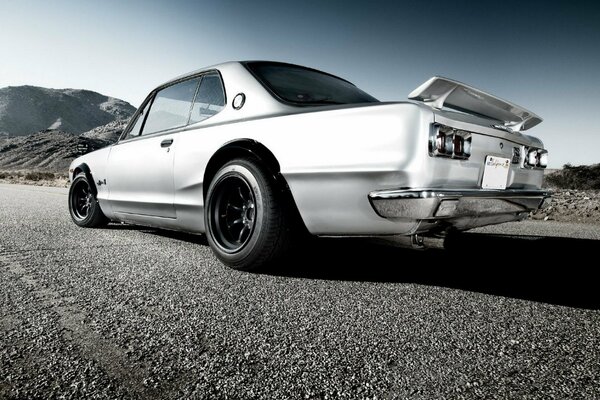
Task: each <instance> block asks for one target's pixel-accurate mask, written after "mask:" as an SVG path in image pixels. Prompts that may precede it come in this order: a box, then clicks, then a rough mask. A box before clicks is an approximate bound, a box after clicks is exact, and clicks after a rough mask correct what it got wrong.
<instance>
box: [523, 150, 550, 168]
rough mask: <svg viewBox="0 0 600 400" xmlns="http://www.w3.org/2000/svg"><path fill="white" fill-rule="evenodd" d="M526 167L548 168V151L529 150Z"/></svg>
mask: <svg viewBox="0 0 600 400" xmlns="http://www.w3.org/2000/svg"><path fill="white" fill-rule="evenodd" d="M526 151H527V156H526V157H525V163H524V164H525V166H526V167H528V168H546V167H547V166H548V151H547V150H544V149H536V148H533V147H530V148H527V149H526Z"/></svg>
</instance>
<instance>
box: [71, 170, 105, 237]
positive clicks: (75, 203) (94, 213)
mask: <svg viewBox="0 0 600 400" xmlns="http://www.w3.org/2000/svg"><path fill="white" fill-rule="evenodd" d="M91 185H93V183H91V182H89V181H88V179H87V177H86V176H85V174H84V173H80V174H78V175H77V176H76V177H75V178H74V179H73V183H71V188H70V189H69V212H70V213H71V218H72V219H73V222H75V224H77V225H79V226H81V227H84V228H96V227H99V226H103V225H106V224H107V223H108V222H109V220H108V218H106V216H105V215H104V214H103V213H102V210H101V209H100V205H99V204H98V200H97V199H96V196H95V195H94V193H93V191H92V187H91Z"/></svg>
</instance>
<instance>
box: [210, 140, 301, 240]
mask: <svg viewBox="0 0 600 400" xmlns="http://www.w3.org/2000/svg"><path fill="white" fill-rule="evenodd" d="M247 156H251V157H254V158H256V159H257V160H258V161H259V162H261V163H262V164H263V165H264V166H266V167H267V169H268V172H269V174H270V175H271V176H272V177H273V179H274V181H275V183H276V185H277V187H278V188H279V190H281V192H282V193H283V195H284V198H285V199H286V200H287V201H288V202H289V204H290V205H291V207H292V208H293V213H294V214H295V215H296V217H297V221H299V222H300V224H302V228H303V229H306V225H305V223H304V220H303V219H302V215H301V213H300V212H299V210H298V206H297V204H296V201H295V200H294V196H293V194H292V191H291V190H290V187H289V186H288V184H287V181H286V180H285V177H284V176H283V175H282V174H281V167H280V164H279V161H278V160H277V158H276V157H275V155H274V154H273V152H272V151H271V150H269V149H268V148H267V147H266V146H265V145H264V144H262V143H260V142H258V141H256V140H254V139H246V138H243V139H235V140H232V141H230V142H227V143H225V144H224V145H223V146H222V147H221V148H219V149H218V150H217V151H216V152H215V153H214V154H213V155H212V157H211V158H210V160H209V161H208V164H207V165H206V169H205V171H204V179H203V196H204V199H205V200H206V195H207V194H208V188H209V186H210V182H211V181H212V179H213V177H214V176H215V174H216V173H217V171H218V170H219V169H220V168H221V167H222V166H223V165H224V164H225V163H227V162H228V161H231V160H233V159H235V158H237V157H247Z"/></svg>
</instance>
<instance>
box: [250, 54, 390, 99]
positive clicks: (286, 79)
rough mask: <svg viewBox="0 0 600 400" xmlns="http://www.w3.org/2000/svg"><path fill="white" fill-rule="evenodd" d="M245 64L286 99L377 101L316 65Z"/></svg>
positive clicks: (257, 62) (278, 95)
mask: <svg viewBox="0 0 600 400" xmlns="http://www.w3.org/2000/svg"><path fill="white" fill-rule="evenodd" d="M245 65H246V67H247V68H248V69H249V70H250V72H252V74H253V75H254V76H255V77H256V78H257V79H258V80H259V81H260V82H261V83H262V84H263V85H264V86H266V87H267V89H269V90H270V91H271V92H272V93H273V94H274V95H275V96H276V97H277V98H279V99H280V100H283V101H284V102H287V103H292V104H295V105H326V104H354V103H372V102H377V101H378V100H377V99H376V98H374V97H373V96H371V95H369V94H368V93H366V92H364V91H362V90H360V89H359V88H357V87H356V86H354V85H353V84H352V83H350V82H348V81H345V80H343V79H341V78H338V77H336V76H333V75H329V74H327V73H325V72H320V71H317V70H314V69H310V68H305V67H301V66H298V65H291V64H282V63H272V62H264V61H253V62H247V63H245Z"/></svg>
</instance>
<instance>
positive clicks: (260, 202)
mask: <svg viewBox="0 0 600 400" xmlns="http://www.w3.org/2000/svg"><path fill="white" fill-rule="evenodd" d="M231 176H237V177H239V178H242V179H244V180H245V181H246V182H247V183H248V185H249V186H250V189H251V190H252V192H253V195H254V202H255V205H256V211H255V213H256V214H255V223H254V228H253V230H252V232H251V233H250V239H249V240H248V242H246V243H245V244H244V246H243V247H242V248H240V249H238V250H235V251H231V250H227V249H225V248H224V247H223V246H221V245H220V244H219V243H218V241H217V240H216V239H215V237H214V226H213V223H212V213H213V211H214V210H213V207H214V204H212V203H213V201H212V197H213V195H214V193H215V189H216V188H217V187H218V185H219V184H220V183H221V182H222V181H223V180H224V179H225V178H228V177H231ZM263 180H264V178H263V176H262V174H261V173H260V172H259V171H257V170H256V167H255V166H254V165H252V164H251V163H249V162H247V161H245V160H234V161H232V162H230V163H228V164H225V165H224V166H223V167H222V168H221V169H220V170H219V171H218V172H217V174H216V175H215V176H214V178H213V179H212V181H211V183H210V187H209V190H208V193H207V196H206V208H205V212H204V223H205V227H206V237H207V240H208V242H209V244H210V246H211V247H212V248H213V250H214V251H215V254H216V255H217V257H218V258H219V259H220V260H221V261H223V262H224V263H226V264H228V265H231V266H233V267H236V266H237V265H241V264H249V263H251V262H252V260H253V259H255V258H256V257H257V256H258V254H257V247H259V244H260V242H261V240H262V236H263V233H264V227H265V223H267V222H268V221H267V219H268V218H269V216H268V215H267V213H265V209H266V207H267V205H266V204H265V195H264V192H265V190H266V183H265V182H263Z"/></svg>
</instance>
